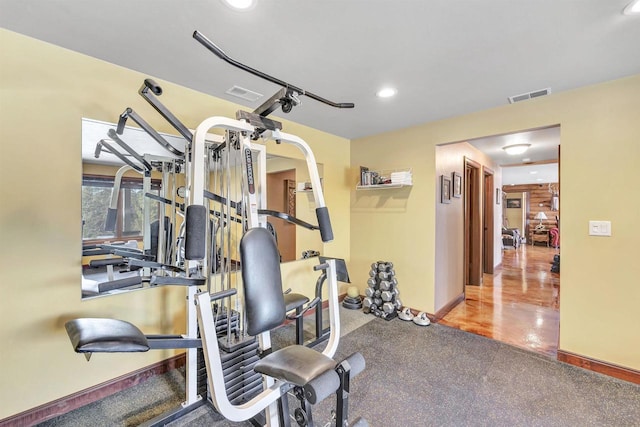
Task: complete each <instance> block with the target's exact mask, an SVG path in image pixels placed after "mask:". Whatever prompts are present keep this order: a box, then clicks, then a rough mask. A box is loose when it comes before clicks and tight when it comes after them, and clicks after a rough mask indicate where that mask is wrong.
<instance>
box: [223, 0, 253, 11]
mask: <svg viewBox="0 0 640 427" xmlns="http://www.w3.org/2000/svg"><path fill="white" fill-rule="evenodd" d="M222 2H223V3H224V4H226V5H227V6H229V7H230V8H232V9H235V10H249V9H252V8H253V7H254V6H255V5H256V0H222Z"/></svg>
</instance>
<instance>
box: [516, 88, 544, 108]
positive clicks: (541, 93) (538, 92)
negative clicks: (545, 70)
mask: <svg viewBox="0 0 640 427" xmlns="http://www.w3.org/2000/svg"><path fill="white" fill-rule="evenodd" d="M550 93H551V88H549V87H548V88H546V89H540V90H534V91H533V92H527V93H522V94H520V95H514V96H510V97H509V103H510V104H513V103H514V102H520V101H526V100H527V99H531V98H538V97H540V96H545V95H549V94H550Z"/></svg>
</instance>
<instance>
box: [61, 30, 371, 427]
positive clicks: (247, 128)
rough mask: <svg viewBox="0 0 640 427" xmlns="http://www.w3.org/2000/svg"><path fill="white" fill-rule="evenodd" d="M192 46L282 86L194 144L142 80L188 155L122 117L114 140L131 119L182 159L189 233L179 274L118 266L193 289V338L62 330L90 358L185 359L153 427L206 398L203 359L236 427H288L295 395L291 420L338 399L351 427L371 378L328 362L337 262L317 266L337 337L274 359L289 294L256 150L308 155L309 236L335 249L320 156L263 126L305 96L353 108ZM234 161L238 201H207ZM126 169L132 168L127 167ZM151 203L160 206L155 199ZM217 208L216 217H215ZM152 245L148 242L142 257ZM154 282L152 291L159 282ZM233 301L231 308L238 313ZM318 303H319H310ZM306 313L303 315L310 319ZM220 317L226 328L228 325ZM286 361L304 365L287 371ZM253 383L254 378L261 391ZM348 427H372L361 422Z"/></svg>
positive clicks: (360, 365) (82, 325)
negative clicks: (170, 403)
mask: <svg viewBox="0 0 640 427" xmlns="http://www.w3.org/2000/svg"><path fill="white" fill-rule="evenodd" d="M194 38H196V40H198V41H199V42H200V43H202V44H203V45H205V46H206V47H207V48H208V49H209V50H211V51H212V52H214V53H216V55H217V56H219V57H221V58H222V59H224V60H225V61H227V62H229V63H231V64H232V65H235V66H238V67H239V68H241V69H244V70H245V71H248V72H251V73H252V74H254V75H257V76H260V77H262V78H265V79H267V80H269V81H272V82H275V83H277V84H280V85H281V86H284V87H283V89H282V90H280V91H279V92H278V93H277V94H276V95H274V96H273V97H271V98H270V100H269V101H267V103H265V104H263V106H261V107H259V108H258V109H257V110H256V111H254V112H253V113H249V112H245V111H238V112H237V114H236V119H235V120H234V119H229V118H224V117H210V118H208V119H206V120H204V121H203V122H202V123H201V124H200V125H199V126H198V128H197V129H196V131H195V133H194V134H191V132H190V131H188V129H187V128H186V127H185V126H184V125H182V124H181V123H180V122H179V120H178V119H177V118H176V117H175V116H174V115H173V114H171V113H170V112H169V111H168V110H167V109H166V108H164V106H163V105H162V104H160V103H159V101H158V100H157V98H155V95H160V94H161V93H162V91H161V89H160V88H159V87H158V86H157V85H155V83H153V82H152V81H150V80H146V81H145V83H144V85H143V87H142V88H141V90H140V92H139V93H140V95H141V96H143V97H144V98H145V99H146V100H147V101H148V102H150V103H151V104H152V106H154V108H155V109H156V111H158V112H159V113H160V114H161V115H162V116H163V117H164V118H165V119H166V120H168V121H169V122H170V123H171V124H172V125H173V127H174V128H176V129H177V130H178V132H179V133H180V134H181V135H182V136H183V137H184V138H185V140H187V143H186V145H185V149H184V152H182V151H181V150H179V149H176V148H175V147H172V146H171V145H170V144H169V145H167V144H168V143H166V141H164V142H163V140H162V137H161V136H160V135H159V134H157V133H154V132H155V131H153V129H152V128H151V127H150V126H149V125H148V124H147V123H146V122H145V121H144V120H142V118H141V117H139V116H138V115H137V114H135V112H134V111H133V110H131V109H127V110H125V113H123V115H121V122H120V123H119V125H118V130H119V131H121V130H122V128H123V127H124V124H123V122H124V121H125V120H126V119H127V118H132V119H133V120H134V121H135V122H136V123H137V124H138V125H140V127H141V128H143V130H145V132H147V133H148V134H149V135H150V136H151V137H152V139H153V140H155V141H156V142H157V143H159V144H160V145H162V146H163V147H164V149H165V150H166V151H168V152H169V153H170V154H171V155H172V156H175V157H177V158H178V159H180V160H179V163H180V168H177V169H174V170H173V171H171V173H173V174H174V176H175V173H177V172H178V171H179V172H180V173H183V172H184V175H185V182H186V185H185V187H184V203H182V204H177V203H175V202H171V205H172V207H174V211H175V210H176V209H178V210H179V212H181V214H182V215H183V216H184V221H183V223H182V224H181V225H180V229H181V230H183V231H181V232H180V233H178V234H179V236H180V237H179V238H178V240H179V241H181V249H180V250H177V251H176V252H175V253H176V254H177V257H176V258H173V259H171V258H169V260H170V261H169V262H173V263H175V264H174V265H172V264H166V263H164V262H162V261H167V260H168V259H167V258H166V257H162V259H159V258H156V259H155V260H147V259H140V258H138V259H136V257H134V256H131V257H123V258H128V263H129V264H130V265H134V266H138V267H142V268H148V269H149V270H150V271H151V276H154V277H164V274H165V273H168V274H169V276H170V277H169V278H168V280H167V281H163V280H161V281H160V283H161V284H167V285H168V284H171V282H172V281H175V280H176V278H180V279H184V280H185V282H183V283H179V284H180V285H186V286H185V287H186V292H187V308H186V311H187V319H186V323H187V325H186V329H187V331H186V334H184V335H180V336H147V335H145V334H143V333H142V331H140V330H139V329H138V328H137V327H135V326H134V325H132V324H130V323H128V322H125V321H122V320H116V319H75V320H72V321H69V322H67V324H66V325H65V326H66V329H67V332H68V334H69V337H70V339H71V341H72V345H73V347H74V350H75V351H76V352H79V353H84V354H85V355H86V357H87V359H89V357H90V355H91V354H92V353H94V352H138V351H148V350H149V349H158V348H164V349H168V348H171V349H176V348H184V349H186V363H187V366H186V401H185V402H183V404H182V405H181V408H179V409H177V410H176V411H173V412H172V413H170V414H166V415H165V416H163V417H161V418H157V419H154V420H152V421H151V422H150V423H149V424H153V425H163V424H166V423H167V422H169V421H171V420H174V419H176V418H178V417H179V416H181V415H183V414H184V413H186V412H188V411H189V410H192V409H193V408H195V407H197V406H200V405H201V404H202V403H203V402H204V401H205V400H206V399H204V397H205V394H206V392H203V391H202V390H201V389H200V388H198V387H197V377H198V366H199V363H198V352H201V353H200V354H202V356H203V357H204V362H205V364H206V366H207V369H206V371H207V378H208V381H207V382H208V387H209V389H208V393H209V395H210V398H211V401H212V403H213V405H214V406H215V408H216V409H217V410H218V411H219V412H220V413H221V414H222V415H223V416H225V417H227V418H229V419H231V420H235V421H239V420H245V419H251V420H253V422H254V423H260V424H266V425H270V426H272V425H281V426H288V425H290V420H289V414H288V412H289V409H288V404H287V395H288V394H289V392H293V394H294V395H295V396H296V398H297V399H298V400H299V401H300V406H301V407H300V408H298V409H297V410H296V411H295V413H294V415H295V419H296V421H297V423H298V424H299V425H302V426H304V425H308V426H313V425H314V424H313V419H312V416H311V406H310V405H311V404H314V403H316V402H319V401H321V400H323V399H324V398H326V397H327V396H329V395H331V394H333V393H335V394H336V411H335V414H334V415H335V425H337V426H347V425H349V424H348V422H347V417H348V410H347V408H348V407H347V403H348V395H349V381H350V378H352V377H353V376H354V375H355V374H357V373H358V372H360V371H362V370H363V369H364V365H365V363H364V359H363V358H362V356H361V355H360V354H358V353H356V354H354V355H352V356H349V357H348V358H347V359H345V360H343V361H342V362H340V363H337V362H335V361H334V360H333V359H332V357H333V355H334V354H335V351H336V349H337V346H338V341H339V336H340V322H339V306H338V300H337V273H336V261H335V260H334V259H326V262H323V263H321V264H320V265H318V266H316V267H315V269H316V270H322V271H323V273H324V274H325V279H324V280H327V281H328V284H329V287H328V293H329V318H330V319H329V320H330V331H329V336H328V337H327V339H328V344H327V346H326V348H325V350H324V351H323V352H322V353H319V352H316V351H315V350H312V349H310V348H308V347H305V346H300V345H294V346H289V347H285V348H282V349H280V350H276V351H272V350H271V338H270V334H269V330H271V329H273V328H275V327H277V326H279V325H280V324H282V322H283V321H284V319H285V315H286V308H287V307H286V305H285V303H284V300H285V296H284V294H283V292H282V279H281V277H280V265H279V254H278V250H277V247H276V246H275V241H274V239H273V236H272V235H271V234H270V233H269V232H268V231H267V230H266V228H265V227H266V224H267V222H266V217H267V215H269V214H272V213H271V212H269V211H266V210H265V209H263V208H264V206H266V203H265V201H266V195H265V185H264V177H265V175H266V167H265V160H266V152H265V150H264V145H261V144H256V143H254V142H252V141H256V140H258V139H262V140H263V141H264V142H267V141H276V142H277V143H279V144H280V143H286V144H292V145H293V146H295V147H297V148H298V149H300V150H301V151H302V153H303V155H304V157H305V159H306V162H307V166H308V169H309V175H310V180H311V182H312V189H313V196H314V200H315V204H316V216H317V220H318V225H317V226H313V227H314V228H315V229H318V230H319V231H320V235H321V238H322V240H323V241H324V242H327V241H330V240H332V239H333V232H332V229H331V223H330V219H329V213H328V210H327V208H326V205H325V202H324V197H323V193H322V187H321V184H320V178H319V174H318V170H317V166H316V162H315V158H314V156H313V153H312V151H311V149H310V148H309V146H308V145H307V144H306V142H304V141H303V140H302V139H300V138H299V137H297V136H294V135H290V134H286V133H284V132H282V131H281V130H282V125H281V123H279V122H277V121H274V120H272V119H269V118H267V115H269V114H270V113H271V112H273V111H275V110H276V109H277V108H278V107H281V108H282V110H283V111H284V112H289V111H290V110H291V108H292V107H293V106H295V105H298V104H299V98H298V96H301V95H306V96H309V97H311V98H312V99H316V100H318V101H320V102H323V103H325V104H328V105H331V106H334V107H338V108H352V107H353V104H346V103H342V104H338V103H333V102H331V101H328V100H326V99H324V98H320V97H318V96H317V95H314V94H312V93H310V92H306V91H304V90H302V89H299V88H297V87H295V86H292V85H289V84H287V83H286V82H282V81H280V80H277V79H275V78H273V77H271V76H268V75H266V74H264V73H261V72H259V71H257V70H254V69H252V68H250V67H247V66H245V65H243V64H240V63H239V62H237V61H234V60H231V59H230V58H229V57H227V56H226V55H225V54H224V53H223V52H222V51H221V50H220V49H219V48H217V47H216V46H215V45H214V44H213V43H211V42H210V41H208V40H207V39H206V38H205V37H204V36H202V35H200V34H199V33H198V32H195V33H194ZM121 124H122V126H121ZM211 129H218V130H222V131H223V132H224V138H223V139H222V140H221V141H220V142H218V143H215V144H212V143H211V142H210V141H208V139H210V135H211V134H209V131H210V130H211ZM117 134H118V132H117V131H113V130H112V131H110V132H109V137H110V138H111V140H112V141H115V143H116V144H117V145H118V146H120V147H121V148H123V149H124V150H125V151H126V152H127V155H125V154H122V153H121V156H118V157H121V158H127V157H129V156H131V157H133V158H134V159H136V160H137V161H138V162H139V163H141V164H142V165H143V166H144V168H143V169H144V170H145V173H146V170H147V169H149V167H148V165H147V164H146V163H149V162H148V160H147V159H145V157H144V155H142V156H140V155H137V153H135V154H134V153H133V152H131V151H130V150H128V149H127V146H126V143H125V142H124V141H122V139H121V138H120V137H119V136H118V135H117ZM101 149H106V150H107V151H109V152H111V153H113V152H114V151H117V149H115V147H113V146H111V145H110V144H109V142H108V141H102V146H101ZM254 151H257V152H258V156H257V157H258V158H257V161H254V154H253V153H254ZM232 153H235V155H237V156H238V157H239V158H240V159H241V161H240V163H241V168H242V174H241V176H242V179H241V180H240V182H239V184H238V185H239V186H240V195H241V202H232V199H233V197H234V195H233V194H232V192H231V191H227V192H226V193H224V194H221V195H220V196H217V195H214V197H210V194H209V193H211V192H210V191H209V190H210V189H211V187H214V188H216V187H217V183H216V182H213V183H211V182H210V179H211V175H212V171H216V170H217V171H219V172H221V176H222V174H223V173H226V174H227V177H228V178H229V171H230V166H229V165H230V163H229V161H227V163H226V165H224V166H222V165H221V163H220V159H221V158H222V157H223V154H226V156H227V159H229V158H230V156H232ZM128 160H129V159H128ZM123 161H124V160H123ZM145 162H146V163H145ZM125 163H126V164H127V165H128V166H130V167H133V166H132V165H131V161H129V162H127V161H125ZM134 169H135V168H134ZM256 178H258V179H256ZM231 181H232V180H231V179H230V178H229V179H227V180H225V181H224V182H220V186H219V188H220V189H222V188H224V187H226V189H227V190H230V188H231ZM236 183H237V181H236ZM174 191H175V188H174ZM236 195H237V193H236ZM147 197H149V198H153V197H150V196H149V195H147ZM160 199H163V198H162V197H160ZM160 201H161V202H162V200H160ZM211 203H213V204H214V205H216V206H217V209H213V210H212V209H210V204H211ZM234 218H235V219H234ZM293 220H295V219H293ZM292 222H295V221H292ZM232 223H239V224H240V226H239V228H238V227H236V228H235V233H236V234H235V236H233V235H232V230H231V228H230V227H227V226H228V225H231V224H232ZM172 225H173V223H172ZM299 225H300V224H299ZM158 227H159V235H160V234H162V235H164V233H162V231H163V227H164V221H159V225H158ZM223 227H227V231H226V233H227V236H226V238H225V240H222V241H221V240H218V236H219V235H223V234H224V233H222V232H221V229H222V228H223ZM238 242H239V245H238ZM234 245H238V247H237V249H238V252H239V258H240V261H239V263H236V264H235V269H236V270H237V269H239V270H240V275H241V276H242V277H241V279H242V280H241V283H242V287H241V288H240V287H239V286H238V274H232V269H234V263H233V262H232V256H233V251H234V250H235V249H234V248H233V246H234ZM146 246H147V245H146V243H145V248H146ZM101 249H102V250H105V249H106V250H112V251H115V250H120V251H121V253H122V249H121V248H116V249H113V248H104V247H103V248H101ZM220 249H221V250H220ZM143 258H144V257H143ZM180 262H182V265H180ZM218 266H220V268H218ZM232 276H235V277H232ZM221 278H222V279H221ZM217 279H219V280H218V282H216V280H217ZM156 280H157V279H156ZM324 280H323V281H324ZM150 282H151V283H152V284H153V281H150ZM200 288H206V291H200ZM234 298H235V309H232V306H233V305H234V304H233V303H232V299H234ZM316 300H317V298H316V299H314V301H316ZM223 301H225V302H226V304H223ZM312 304H315V303H314V302H312ZM309 308H310V307H307V308H305V309H303V312H304V311H306V310H308V309H309ZM221 319H222V320H223V321H224V322H226V323H224V322H223V324H222V325H221V322H220V320H221ZM198 325H199V329H198ZM255 336H257V339H256V338H254V337H255ZM256 359H259V360H256ZM291 360H297V361H298V362H296V363H292V362H291ZM254 375H257V376H258V380H257V381H256V380H255V376H254ZM256 382H257V383H258V384H257V385H256ZM351 425H366V422H365V421H362V422H361V423H356V424H351Z"/></svg>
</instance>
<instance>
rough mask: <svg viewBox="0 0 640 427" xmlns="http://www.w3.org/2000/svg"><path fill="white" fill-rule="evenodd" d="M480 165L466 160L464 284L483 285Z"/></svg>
mask: <svg viewBox="0 0 640 427" xmlns="http://www.w3.org/2000/svg"><path fill="white" fill-rule="evenodd" d="M480 179H481V178H480V164H479V163H477V162H475V161H473V160H471V159H467V158H465V180H464V181H465V192H464V236H465V244H464V282H465V285H480V284H482V194H481V193H480Z"/></svg>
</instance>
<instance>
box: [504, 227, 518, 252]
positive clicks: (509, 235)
mask: <svg viewBox="0 0 640 427" xmlns="http://www.w3.org/2000/svg"><path fill="white" fill-rule="evenodd" d="M502 246H503V247H504V248H514V249H518V247H519V246H520V230H518V229H517V228H505V227H502Z"/></svg>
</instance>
